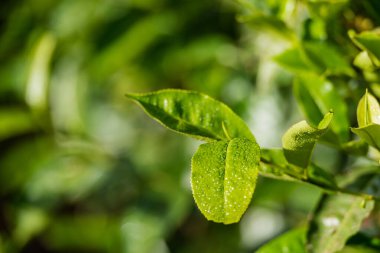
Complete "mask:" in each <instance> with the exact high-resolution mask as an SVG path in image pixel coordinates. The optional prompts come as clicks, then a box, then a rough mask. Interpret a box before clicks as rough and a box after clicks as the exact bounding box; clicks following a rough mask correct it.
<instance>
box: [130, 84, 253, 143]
mask: <svg viewBox="0 0 380 253" xmlns="http://www.w3.org/2000/svg"><path fill="white" fill-rule="evenodd" d="M127 97H128V98H131V99H132V100H134V101H135V102H137V103H138V104H139V105H140V106H141V107H142V108H143V109H144V110H145V112H146V113H147V114H148V115H150V116H151V117H152V118H154V119H155V120H157V121H158V122H159V123H161V124H162V125H164V126H166V127H167V128H169V129H171V130H174V131H176V132H179V133H183V134H186V135H190V136H192V137H195V138H197V139H202V140H207V141H212V140H230V139H232V138H239V137H242V138H247V139H250V140H253V141H255V137H254V136H253V135H252V133H251V132H250V130H249V128H248V127H247V125H246V124H245V123H244V121H243V120H242V119H241V118H239V116H237V115H236V114H235V113H234V112H233V111H232V110H231V109H230V108H229V107H228V106H226V105H225V104H223V103H221V102H219V101H217V100H215V99H213V98H211V97H209V96H207V95H205V94H202V93H198V92H195V91H185V90H174V89H173V90H160V91H157V92H151V93H145V94H127Z"/></svg>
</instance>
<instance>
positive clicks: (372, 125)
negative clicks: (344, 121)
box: [351, 91, 380, 150]
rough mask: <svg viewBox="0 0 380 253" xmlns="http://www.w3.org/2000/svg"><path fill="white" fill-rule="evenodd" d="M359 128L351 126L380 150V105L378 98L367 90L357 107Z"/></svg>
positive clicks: (353, 130)
mask: <svg viewBox="0 0 380 253" xmlns="http://www.w3.org/2000/svg"><path fill="white" fill-rule="evenodd" d="M357 118H358V125H359V127H358V128H351V130H352V132H354V133H355V134H357V135H359V136H360V138H362V139H363V140H365V141H366V142H367V143H368V144H369V145H371V146H373V147H375V148H377V149H378V150H380V105H379V103H378V102H377V100H376V98H375V97H374V96H372V95H371V94H369V93H368V91H366V94H365V95H364V96H363V97H362V98H361V99H360V101H359V104H358V108H357Z"/></svg>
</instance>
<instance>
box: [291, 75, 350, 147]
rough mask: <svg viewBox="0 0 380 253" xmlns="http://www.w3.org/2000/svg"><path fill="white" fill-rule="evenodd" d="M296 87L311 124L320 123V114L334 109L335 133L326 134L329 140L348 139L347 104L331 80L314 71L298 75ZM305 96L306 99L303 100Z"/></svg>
mask: <svg viewBox="0 0 380 253" xmlns="http://www.w3.org/2000/svg"><path fill="white" fill-rule="evenodd" d="M294 89H295V96H296V99H297V102H298V104H299V105H300V107H301V109H302V111H303V113H304V114H305V116H306V118H307V119H308V121H309V122H310V123H311V124H314V125H318V122H319V120H320V117H319V115H323V114H324V113H326V112H328V111H329V110H330V109H332V110H333V111H334V120H333V121H332V122H331V130H332V132H333V134H334V135H331V134H330V133H327V134H326V139H328V141H329V142H331V143H333V142H337V141H339V142H343V143H344V142H347V141H348V139H349V132H348V129H349V126H350V124H349V121H348V116H347V104H346V102H345V101H344V100H343V98H342V97H341V96H340V95H339V93H338V92H337V90H336V89H335V87H334V85H333V84H332V83H331V82H330V81H329V80H327V79H325V78H323V77H321V76H318V75H315V74H312V73H309V74H307V75H306V74H304V75H298V76H297V79H296V81H295V85H294ZM304 98H306V100H303V99H304ZM335 136H336V137H335ZM336 139H337V140H336ZM335 144H336V143H335Z"/></svg>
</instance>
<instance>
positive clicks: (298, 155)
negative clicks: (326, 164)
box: [282, 112, 334, 168]
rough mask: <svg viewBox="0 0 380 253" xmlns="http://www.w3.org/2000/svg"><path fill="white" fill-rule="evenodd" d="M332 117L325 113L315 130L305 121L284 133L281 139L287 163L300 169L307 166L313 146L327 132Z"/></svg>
mask: <svg viewBox="0 0 380 253" xmlns="http://www.w3.org/2000/svg"><path fill="white" fill-rule="evenodd" d="M333 115H334V114H333V113H332V112H329V113H327V114H326V115H325V116H324V118H323V119H322V120H321V122H319V124H318V127H317V128H315V127H312V126H310V125H309V124H308V123H307V122H306V121H301V122H299V123H297V124H295V125H293V126H291V127H290V128H289V129H288V131H286V133H285V134H284V135H283V137H282V146H283V150H284V155H285V157H286V160H287V161H288V162H289V163H291V164H294V165H296V166H299V167H301V168H307V167H308V166H309V163H310V158H311V155H312V153H313V149H314V146H315V144H316V142H317V141H318V140H319V138H320V137H321V136H322V135H323V134H325V133H326V131H327V130H328V127H329V125H330V123H331V120H332V118H333Z"/></svg>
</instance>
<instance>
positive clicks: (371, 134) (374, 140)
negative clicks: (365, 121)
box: [351, 124, 380, 150]
mask: <svg viewBox="0 0 380 253" xmlns="http://www.w3.org/2000/svg"><path fill="white" fill-rule="evenodd" d="M351 131H352V132H354V133H355V134H357V135H358V136H360V138H362V139H363V140H365V141H366V142H367V143H368V144H369V145H371V146H373V147H375V148H377V149H378V150H380V125H375V124H372V125H368V126H365V127H360V128H351Z"/></svg>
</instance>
